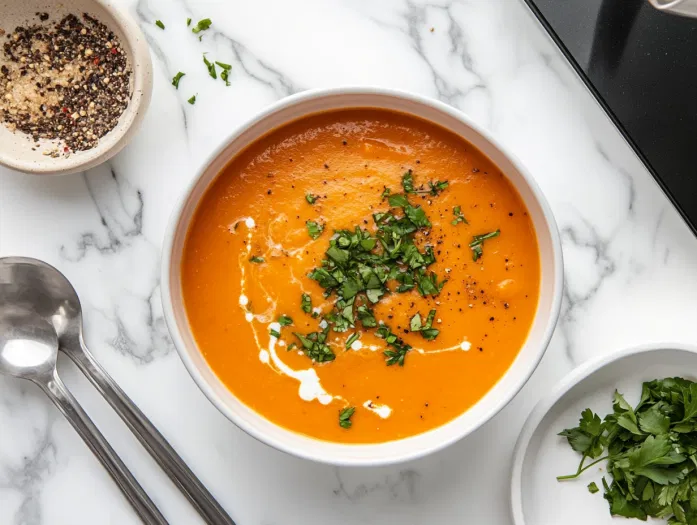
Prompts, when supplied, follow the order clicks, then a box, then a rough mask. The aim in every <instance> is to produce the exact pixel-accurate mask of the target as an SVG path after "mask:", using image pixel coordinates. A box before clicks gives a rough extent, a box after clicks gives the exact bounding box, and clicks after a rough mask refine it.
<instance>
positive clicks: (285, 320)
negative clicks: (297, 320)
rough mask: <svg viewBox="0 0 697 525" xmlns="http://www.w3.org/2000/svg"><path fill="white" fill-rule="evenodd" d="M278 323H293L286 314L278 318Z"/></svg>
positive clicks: (283, 324)
mask: <svg viewBox="0 0 697 525" xmlns="http://www.w3.org/2000/svg"><path fill="white" fill-rule="evenodd" d="M278 324H280V325H281V326H288V325H291V324H293V319H291V318H290V317H288V316H287V315H282V316H280V317H279V318H278Z"/></svg>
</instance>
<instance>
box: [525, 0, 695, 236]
mask: <svg viewBox="0 0 697 525" xmlns="http://www.w3.org/2000/svg"><path fill="white" fill-rule="evenodd" d="M524 2H525V3H526V4H527V6H528V7H529V8H530V10H531V11H532V12H533V14H534V15H535V17H536V18H537V20H538V21H539V22H540V24H542V26H543V27H544V28H545V30H546V31H547V33H548V34H549V36H550V37H552V40H554V43H555V44H556V45H557V47H558V48H559V49H560V50H561V52H562V53H563V55H564V56H565V57H566V59H567V60H568V61H569V63H570V64H571V66H572V67H573V68H574V70H575V71H576V73H577V74H578V76H580V77H581V80H583V83H584V84H585V85H586V87H587V88H588V90H589V91H590V92H591V94H592V95H593V97H595V99H596V100H597V101H598V104H600V107H602V108H603V111H605V114H606V115H607V116H608V117H610V120H611V121H612V123H613V124H614V125H615V127H616V128H617V129H618V130H619V132H620V133H621V134H622V136H623V137H624V139H625V140H626V141H627V143H628V144H629V145H630V146H631V147H632V149H633V150H634V153H636V155H637V156H638V157H639V160H641V162H642V163H643V164H644V166H646V169H648V170H649V172H650V173H651V175H652V176H653V178H654V180H655V181H656V182H657V183H658V185H659V187H660V188H661V190H663V193H664V194H665V195H666V197H668V199H669V200H670V202H671V203H672V204H673V206H674V207H675V209H676V210H678V212H679V213H680V215H681V216H682V218H683V220H684V221H685V222H686V223H687V225H688V226H689V227H690V229H691V230H692V232H693V233H694V234H697V225H695V224H694V223H693V222H692V221H691V220H690V218H689V217H688V216H687V214H686V213H685V211H684V210H683V209H682V208H681V207H680V205H679V204H678V202H677V200H676V199H675V196H674V195H673V194H672V193H671V191H670V190H669V189H668V187H667V186H666V184H665V183H664V182H663V179H661V177H660V176H659V175H658V172H657V171H656V170H655V169H654V168H653V166H652V165H651V163H650V162H649V161H648V159H647V158H646V157H645V156H644V154H643V153H642V151H641V150H640V149H639V146H637V145H636V143H635V142H634V140H633V139H632V137H631V136H630V135H629V133H628V132H627V130H626V129H625V128H624V126H623V125H622V123H621V122H620V120H619V119H618V118H617V116H616V115H615V113H614V112H613V111H612V109H610V106H608V105H607V103H606V102H605V100H604V99H603V97H602V96H601V95H600V93H599V92H598V90H597V89H595V86H594V85H593V84H592V82H591V81H590V79H589V78H588V76H587V75H586V72H585V71H583V68H581V66H580V65H579V63H578V62H576V59H575V58H574V56H573V55H572V54H571V52H570V51H569V49H568V48H567V47H566V45H564V42H563V41H562V40H561V38H559V35H558V34H557V33H556V31H554V28H552V26H551V24H550V23H549V22H548V21H547V19H546V18H545V16H544V15H543V14H542V13H541V12H540V10H539V9H538V8H537V6H536V5H535V4H534V3H533V0H524Z"/></svg>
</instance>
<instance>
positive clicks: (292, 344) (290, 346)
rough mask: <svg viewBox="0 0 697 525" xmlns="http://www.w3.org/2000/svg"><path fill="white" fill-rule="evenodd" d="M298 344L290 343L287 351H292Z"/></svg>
mask: <svg viewBox="0 0 697 525" xmlns="http://www.w3.org/2000/svg"><path fill="white" fill-rule="evenodd" d="M297 346H298V345H296V344H295V343H291V344H289V345H288V347H287V348H286V351H287V352H290V351H291V350H293V349H294V348H297Z"/></svg>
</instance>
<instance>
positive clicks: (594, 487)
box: [588, 481, 600, 494]
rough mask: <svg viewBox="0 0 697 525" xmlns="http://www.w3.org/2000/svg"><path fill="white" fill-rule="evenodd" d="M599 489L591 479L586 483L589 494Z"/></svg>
mask: <svg viewBox="0 0 697 525" xmlns="http://www.w3.org/2000/svg"><path fill="white" fill-rule="evenodd" d="M599 490H600V489H599V488H598V485H596V484H595V481H591V482H590V483H589V484H588V492H590V493H591V494H595V493H596V492H598V491H599Z"/></svg>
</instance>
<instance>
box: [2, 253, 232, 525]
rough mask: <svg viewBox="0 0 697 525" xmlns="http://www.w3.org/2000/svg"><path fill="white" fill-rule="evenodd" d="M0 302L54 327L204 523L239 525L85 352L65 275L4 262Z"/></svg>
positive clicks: (41, 265)
mask: <svg viewBox="0 0 697 525" xmlns="http://www.w3.org/2000/svg"><path fill="white" fill-rule="evenodd" d="M0 297H3V298H6V299H4V300H5V301H7V302H12V303H14V304H19V305H24V306H25V307H26V308H28V309H30V310H33V311H35V312H36V313H38V314H39V315H40V316H41V317H43V318H44V319H46V320H47V321H49V322H51V324H53V326H54V327H55V329H56V332H57V333H58V340H59V343H60V350H61V351H62V352H64V353H65V354H67V355H68V356H69V357H70V358H71V359H72V360H73V361H74V362H75V364H76V365H77V366H78V368H80V370H82V372H83V373H84V374H85V375H86V376H87V378H88V379H89V380H90V381H91V382H92V384H93V385H94V386H95V387H96V388H97V390H99V392H100V393H101V394H102V396H104V398H105V399H106V400H107V401H108V402H109V404H110V405H111V406H112V408H113V409H114V410H115V411H116V412H117V413H118V414H119V416H121V419H123V420H124V422H125V423H126V425H128V427H129V428H130V429H131V431H132V432H133V434H135V436H136V437H137V438H138V440H139V441H140V443H141V444H142V445H143V446H144V447H145V448H146V450H147V451H148V452H149V453H150V455H152V457H153V458H154V459H155V461H157V463H158V464H159V465H160V467H162V469H163V470H164V471H165V473H167V475H168V476H169V478H170V479H171V480H172V481H173V482H174V484H175V485H176V486H177V487H179V489H180V490H181V491H182V492H183V493H184V495H185V496H186V497H187V498H188V499H189V501H190V502H191V504H192V505H193V506H194V507H195V508H196V510H197V511H198V513H199V514H200V515H201V516H202V517H203V519H204V520H205V521H206V523H208V524H211V525H235V522H234V521H233V520H232V518H230V516H229V515H228V514H227V513H226V512H225V511H224V510H223V508H222V507H221V506H220V504H219V503H218V502H217V501H216V500H215V498H214V497H213V496H212V495H211V494H210V492H208V490H207V489H206V487H204V486H203V483H201V481H199V479H198V478H197V477H196V476H195V475H194V473H193V472H192V471H191V470H190V469H189V467H188V466H187V465H186V463H184V461H183V460H182V459H181V458H180V457H179V455H178V454H177V453H176V452H175V450H174V449H173V448H172V446H171V445H170V444H169V443H168V442H167V440H166V439H165V438H164V437H163V436H162V434H160V432H158V430H157V429H156V428H155V426H154V425H153V424H152V423H151V422H150V420H148V418H147V417H145V414H143V413H142V412H141V411H140V409H139V408H138V407H137V406H136V405H135V404H134V403H133V401H131V400H130V399H129V397H128V396H127V395H126V394H125V392H124V391H123V390H121V388H120V387H119V386H118V385H117V384H116V382H115V381H114V380H113V379H112V378H111V377H109V375H108V374H107V373H106V371H105V370H104V369H103V368H102V367H101V366H100V365H99V363H97V361H95V359H94V357H92V354H91V353H90V352H89V350H87V347H86V346H85V342H84V339H83V337H82V308H81V306H80V299H79V298H78V296H77V293H76V292H75V289H74V288H73V286H72V285H71V284H70V281H68V279H66V278H65V276H64V275H63V274H62V273H60V272H59V271H58V270H56V269H55V268H54V267H53V266H50V265H48V264H46V263H45V262H42V261H39V260H36V259H30V258H28V257H5V258H0Z"/></svg>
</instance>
